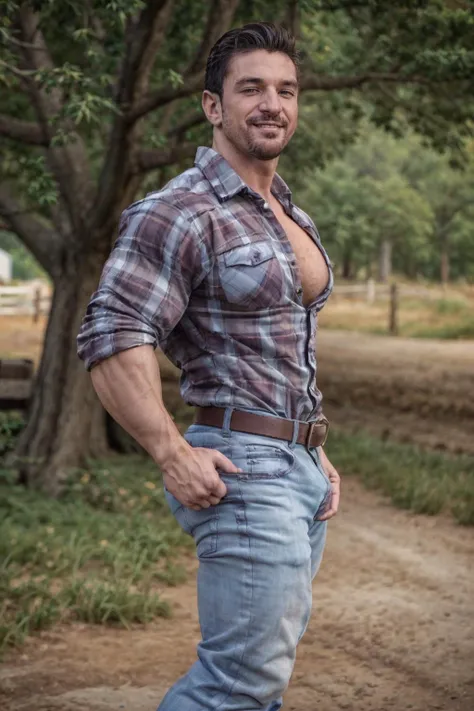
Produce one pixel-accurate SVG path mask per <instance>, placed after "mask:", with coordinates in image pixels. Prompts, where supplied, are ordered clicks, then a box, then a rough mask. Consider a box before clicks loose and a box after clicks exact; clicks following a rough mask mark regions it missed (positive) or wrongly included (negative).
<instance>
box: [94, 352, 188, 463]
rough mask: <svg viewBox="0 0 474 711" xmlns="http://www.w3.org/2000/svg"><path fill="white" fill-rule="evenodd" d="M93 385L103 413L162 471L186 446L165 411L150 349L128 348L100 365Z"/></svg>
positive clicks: (95, 369) (97, 367)
mask: <svg viewBox="0 0 474 711" xmlns="http://www.w3.org/2000/svg"><path fill="white" fill-rule="evenodd" d="M91 377H92V383H93V385H94V388H95V390H96V392H97V394H98V396H99V398H100V401H101V402H102V404H103V406H104V407H105V409H106V410H107V411H108V412H110V414H111V415H112V417H113V418H114V419H115V420H116V421H117V422H118V423H119V424H120V425H121V426H122V427H123V428H124V429H125V430H126V431H127V432H128V433H129V434H130V435H132V437H134V438H135V439H136V440H137V442H139V443H140V444H141V445H142V447H144V449H146V451H147V452H148V453H149V454H150V455H151V456H152V457H153V459H154V460H155V462H156V463H157V464H158V465H160V466H161V467H163V466H164V465H165V464H166V462H167V461H169V460H170V459H174V458H177V457H179V455H180V452H181V451H183V452H184V451H185V450H186V449H187V448H188V445H187V443H186V441H185V440H184V438H183V437H182V436H181V434H180V432H179V430H178V428H177V427H176V425H175V424H174V422H173V420H172V418H171V416H170V415H169V413H168V411H167V410H166V408H165V406H164V403H163V397H162V391H161V377H160V368H159V365H158V361H157V359H156V356H155V353H154V350H153V347H152V346H148V345H145V346H139V347H137V348H130V349H128V350H124V351H121V352H120V353H117V354H115V355H113V356H112V357H111V358H107V359H106V360H104V361H102V362H100V363H99V364H98V365H96V366H95V367H94V368H92V371H91Z"/></svg>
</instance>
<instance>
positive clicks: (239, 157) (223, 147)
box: [212, 134, 278, 200]
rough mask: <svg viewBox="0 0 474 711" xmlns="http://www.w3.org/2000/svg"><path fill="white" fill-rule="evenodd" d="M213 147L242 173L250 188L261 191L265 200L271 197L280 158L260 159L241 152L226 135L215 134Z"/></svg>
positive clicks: (239, 173)
mask: <svg viewBox="0 0 474 711" xmlns="http://www.w3.org/2000/svg"><path fill="white" fill-rule="evenodd" d="M212 147H213V149H214V150H215V151H217V152H218V153H220V154H221V156H222V157H223V158H225V159H226V161H227V162H228V163H229V165H230V166H231V168H233V169H234V170H235V172H236V173H237V174H238V175H240V177H241V178H242V180H243V181H244V183H246V184H247V185H248V186H249V188H252V190H255V192H257V193H259V194H260V195H261V196H262V197H263V198H265V200H270V198H271V186H272V182H273V177H274V175H275V172H276V169H277V165H278V158H273V159H272V160H259V159H258V158H255V157H253V156H249V155H248V154H247V153H241V152H240V151H239V150H238V149H237V148H236V147H235V146H234V145H232V144H231V143H229V141H227V140H226V138H225V137H224V136H220V135H219V134H217V135H216V134H214V139H213V141H212Z"/></svg>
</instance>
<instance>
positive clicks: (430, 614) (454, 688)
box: [0, 479, 474, 711]
mask: <svg viewBox="0 0 474 711" xmlns="http://www.w3.org/2000/svg"><path fill="white" fill-rule="evenodd" d="M344 493H345V496H344V502H343V506H342V511H341V514H340V516H339V517H337V518H336V519H335V520H334V521H333V522H332V523H331V527H330V534H329V543H328V547H327V552H326V555H325V560H324V562H323V566H322V569H321V572H320V574H319V576H318V578H317V580H316V581H315V584H314V602H315V606H314V607H315V609H314V612H313V617H312V621H311V623H310V627H309V629H308V631H307V633H306V635H305V637H304V639H303V641H302V643H301V645H300V648H299V654H298V659H297V664H296V667H295V671H294V674H293V678H292V682H291V685H290V688H289V690H288V692H287V694H286V698H285V707H284V708H285V709H288V711H338V710H339V709H348V710H350V711H406V710H407V709H412V710H414V711H431V710H432V709H442V710H443V711H448V710H449V711H472V709H474V576H473V566H472V562H473V559H474V557H473V554H474V536H473V532H472V529H463V528H461V527H459V526H456V525H455V524H453V523H452V522H451V521H449V520H447V519H444V518H428V517H421V516H414V515H410V514H408V513H406V512H403V511H397V510H395V509H393V508H392V507H391V506H389V505H388V504H387V503H386V502H384V500H383V499H381V498H380V497H379V496H377V495H375V494H373V493H371V492H367V491H365V490H363V489H362V488H361V487H360V485H359V484H358V483H357V481H353V480H351V479H347V480H346V482H345V489H344ZM188 567H189V570H190V575H189V580H188V582H187V583H186V584H184V585H182V586H180V587H178V588H175V589H171V588H168V589H166V590H165V591H164V595H165V596H166V597H167V598H168V599H170V600H171V601H172V603H173V608H174V619H171V620H158V621H157V622H156V623H154V624H153V625H151V626H149V627H148V628H147V629H143V628H134V629H132V630H131V631H124V630H110V629H106V628H99V627H90V626H85V625H76V626H73V627H64V628H56V629H55V630H54V631H52V632H47V633H43V634H42V635H41V637H39V638H36V639H33V640H31V641H30V642H29V643H28V644H27V645H26V647H25V648H24V649H22V650H20V651H19V652H16V653H15V654H13V655H11V656H10V657H9V659H7V660H6V663H5V664H4V665H3V668H2V669H1V670H0V708H1V709H2V711H27V710H28V711H30V710H31V709H35V711H85V710H86V709H87V711H116V710H117V711H118V710H119V709H123V710H125V711H154V709H155V708H156V706H157V705H158V702H159V701H160V699H161V697H162V695H163V693H164V692H165V690H166V688H167V687H168V685H169V684H171V683H172V681H173V680H174V679H176V678H177V677H178V676H179V675H181V674H182V673H184V672H185V671H186V669H187V668H188V667H189V665H190V664H191V663H192V662H193V660H194V658H195V657H194V648H195V644H196V642H197V640H198V639H199V627H198V620H197V613H196V603H195V588H194V585H195V564H194V562H193V561H192V560H189V561H188ZM183 711H186V710H185V709H183Z"/></svg>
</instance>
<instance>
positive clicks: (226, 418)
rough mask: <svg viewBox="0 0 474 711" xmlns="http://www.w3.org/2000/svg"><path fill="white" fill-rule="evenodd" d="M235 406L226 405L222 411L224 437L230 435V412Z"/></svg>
mask: <svg viewBox="0 0 474 711" xmlns="http://www.w3.org/2000/svg"><path fill="white" fill-rule="evenodd" d="M234 410H235V407H226V409H225V412H224V421H223V423H222V435H223V436H224V437H230V423H231V420H232V414H233V412H234Z"/></svg>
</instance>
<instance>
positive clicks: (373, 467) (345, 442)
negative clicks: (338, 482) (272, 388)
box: [326, 428, 474, 526]
mask: <svg viewBox="0 0 474 711" xmlns="http://www.w3.org/2000/svg"><path fill="white" fill-rule="evenodd" d="M326 451H327V453H328V456H329V458H330V460H331V461H332V462H333V464H334V466H335V467H336V468H337V469H338V470H339V471H340V473H341V474H343V475H344V474H350V475H356V476H358V477H359V478H360V479H361V480H362V482H363V483H364V484H365V485H366V486H367V487H368V488H370V489H376V490H378V491H380V492H382V493H383V494H385V495H387V496H389V497H390V499H391V501H392V502H393V503H394V504H395V506H398V507H400V508H403V509H408V510H410V511H413V512H415V513H422V514H429V515H435V514H439V513H442V512H446V513H449V514H451V515H452V516H453V517H454V518H455V520H456V521H457V522H458V523H460V524H463V525H466V526H473V525H474V458H473V457H469V456H467V455H465V456H459V455H448V454H445V453H441V452H433V451H426V450H422V449H420V448H417V447H415V446H413V445H408V444H400V443H396V442H388V441H382V440H380V439H377V438H376V437H370V436H368V435H366V434H364V433H362V432H361V433H359V434H346V433H344V432H342V431H341V430H339V429H336V428H333V429H332V431H331V435H330V437H329V441H328V444H327V446H326Z"/></svg>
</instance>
